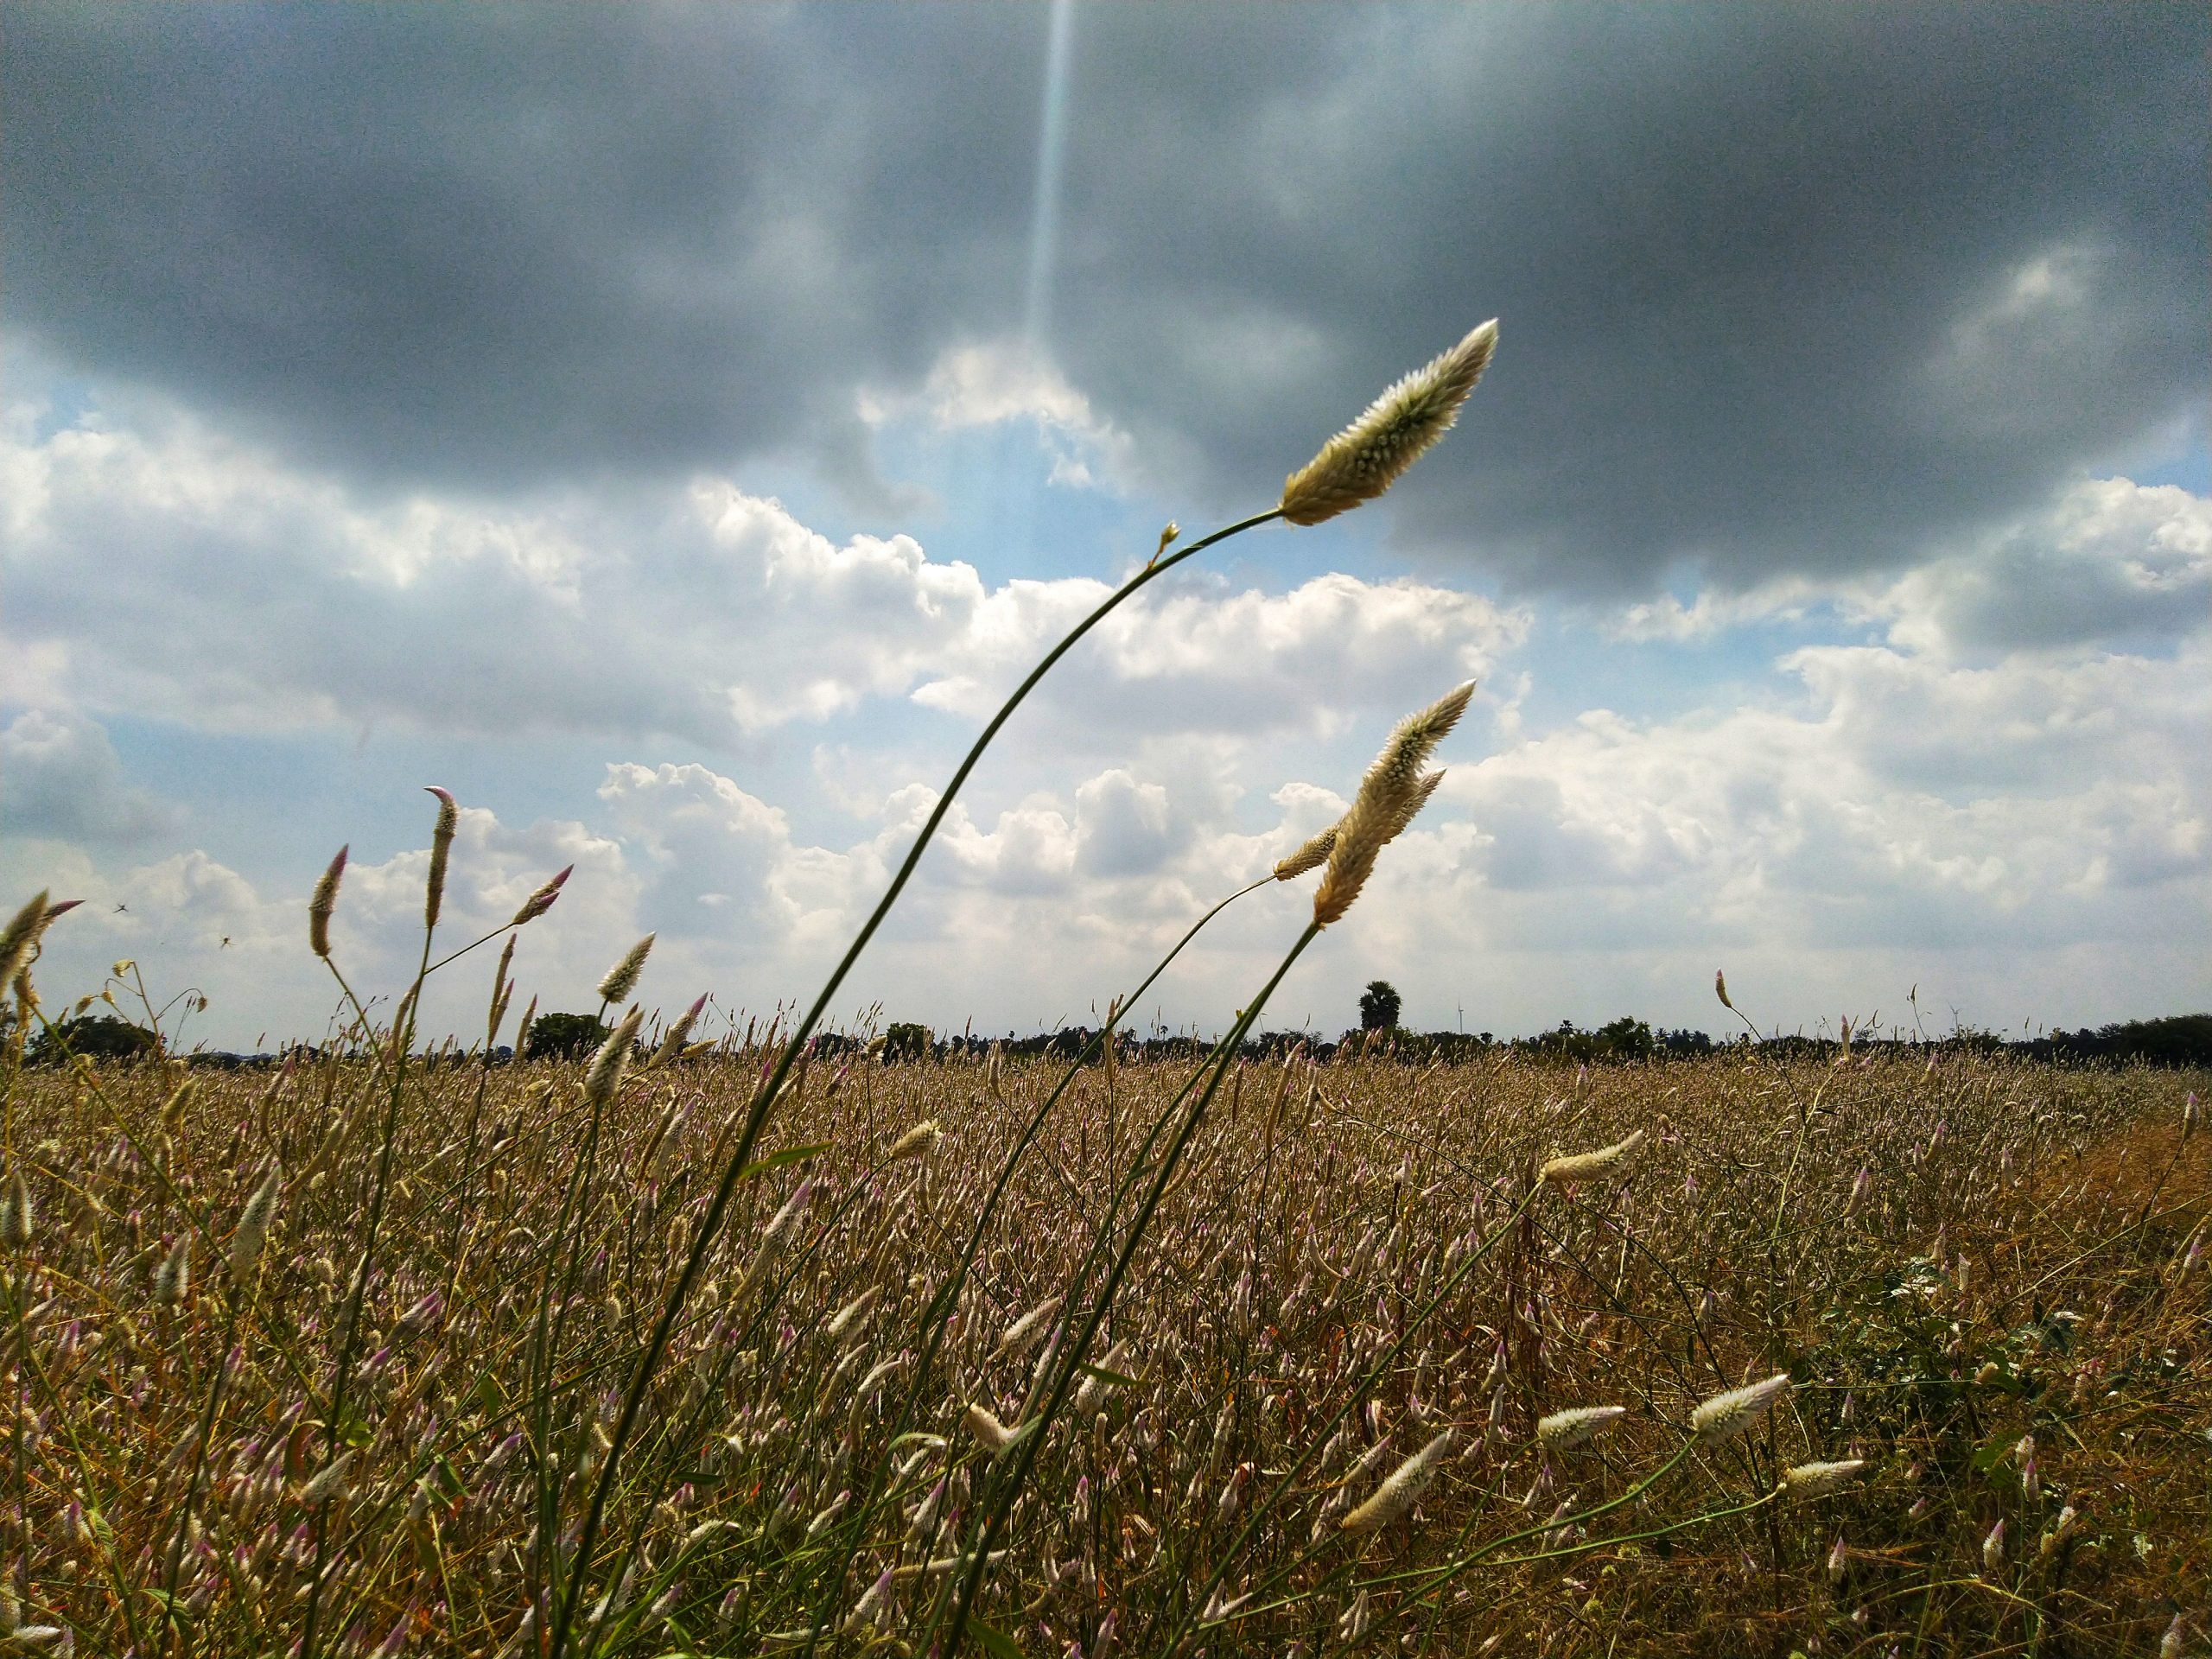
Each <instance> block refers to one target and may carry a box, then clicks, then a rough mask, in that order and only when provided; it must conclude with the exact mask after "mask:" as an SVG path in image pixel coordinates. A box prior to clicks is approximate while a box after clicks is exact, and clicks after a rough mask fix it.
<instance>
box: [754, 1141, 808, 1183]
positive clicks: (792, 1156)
mask: <svg viewBox="0 0 2212 1659" xmlns="http://www.w3.org/2000/svg"><path fill="white" fill-rule="evenodd" d="M827 1151H829V1142H828V1141H817V1142H816V1143H815V1144H814V1145H813V1146H810V1147H785V1148H784V1149H783V1150H782V1151H781V1152H772V1153H770V1154H768V1155H767V1156H766V1158H760V1159H755V1160H753V1162H752V1163H749V1164H747V1166H745V1167H744V1168H743V1169H741V1170H739V1171H738V1172H737V1179H739V1180H741V1181H749V1180H751V1179H753V1177H754V1176H755V1175H766V1173H768V1172H769V1171H770V1170H772V1169H781V1168H782V1167H783V1166H785V1164H798V1163H804V1162H805V1160H808V1159H809V1158H819V1157H820V1156H821V1155H822V1154H823V1153H825V1152H827Z"/></svg>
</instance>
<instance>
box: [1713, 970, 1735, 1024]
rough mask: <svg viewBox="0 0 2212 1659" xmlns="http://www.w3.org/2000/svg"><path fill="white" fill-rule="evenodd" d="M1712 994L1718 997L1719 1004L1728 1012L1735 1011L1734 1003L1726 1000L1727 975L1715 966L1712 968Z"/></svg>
mask: <svg viewBox="0 0 2212 1659" xmlns="http://www.w3.org/2000/svg"><path fill="white" fill-rule="evenodd" d="M1713 995H1715V996H1717V997H1719V999H1720V1006H1721V1007H1724V1008H1726V1009H1727V1010H1728V1012H1729V1013H1731V1014H1733V1013H1735V1012H1736V1005H1735V1004H1734V1003H1733V1002H1731V1001H1729V1000H1728V976H1727V975H1726V974H1725V973H1723V972H1722V971H1721V970H1720V969H1718V968H1716V969H1713Z"/></svg>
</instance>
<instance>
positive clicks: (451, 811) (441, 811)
mask: <svg viewBox="0 0 2212 1659" xmlns="http://www.w3.org/2000/svg"><path fill="white" fill-rule="evenodd" d="M425 788H426V790H427V791H428V792H429V793H430V794H432V795H435V796H436V797H437V798H438V822H437V824H436V827H435V828H434V829H432V830H431V831H430V874H429V880H427V881H426V882H424V883H423V926H424V927H435V926H436V925H438V911H439V909H440V907H441V906H442V905H443V904H444V902H445V896H446V858H447V855H448V854H450V853H451V852H452V851H453V836H454V830H455V829H459V828H460V827H461V807H460V804H458V803H457V802H455V801H454V798H453V792H452V791H450V790H444V789H440V788H439V787H438V786H437V785H435V784H429V785H425Z"/></svg>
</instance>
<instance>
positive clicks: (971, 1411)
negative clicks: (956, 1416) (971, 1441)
mask: <svg viewBox="0 0 2212 1659" xmlns="http://www.w3.org/2000/svg"><path fill="white" fill-rule="evenodd" d="M962 1421H964V1422H965V1423H966V1424H967V1425H968V1432H969V1433H970V1434H973V1435H974V1436H975V1437H976V1439H977V1440H981V1441H982V1443H983V1445H984V1446H986V1447H988V1449H989V1450H991V1451H993V1452H1003V1451H1005V1450H1006V1449H1007V1446H1011V1445H1012V1444H1013V1443H1014V1430H1013V1429H1011V1428H1009V1427H1007V1426H1006V1425H1005V1424H1004V1423H1002V1422H1001V1421H999V1420H998V1414H997V1413H995V1412H993V1411H989V1410H987V1409H985V1408H983V1407H982V1406H977V1405H970V1406H969V1408H968V1414H967V1416H966V1417H965V1418H963V1420H962Z"/></svg>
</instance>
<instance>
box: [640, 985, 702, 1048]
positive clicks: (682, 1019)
mask: <svg viewBox="0 0 2212 1659" xmlns="http://www.w3.org/2000/svg"><path fill="white" fill-rule="evenodd" d="M706 1007H707V999H706V997H705V996H704V995H701V996H700V997H699V999H698V1000H697V1001H695V1002H693V1003H692V1004H691V1006H690V1007H688V1008H686V1009H684V1010H683V1013H681V1014H677V1016H676V1020H675V1022H674V1023H673V1024H672V1025H671V1026H670V1027H669V1028H668V1029H667V1030H666V1031H665V1032H664V1033H661V1039H660V1046H659V1047H658V1048H656V1049H655V1050H653V1057H652V1062H651V1064H652V1065H667V1064H668V1063H669V1062H670V1061H671V1060H672V1059H674V1058H676V1057H677V1055H679V1054H681V1053H682V1052H683V1045H684V1044H685V1043H687V1042H689V1041H690V1039H691V1027H692V1025H693V1024H694V1023H695V1022H696V1020H698V1018H699V1016H700V1015H701V1014H703V1013H704V1012H706Z"/></svg>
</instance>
